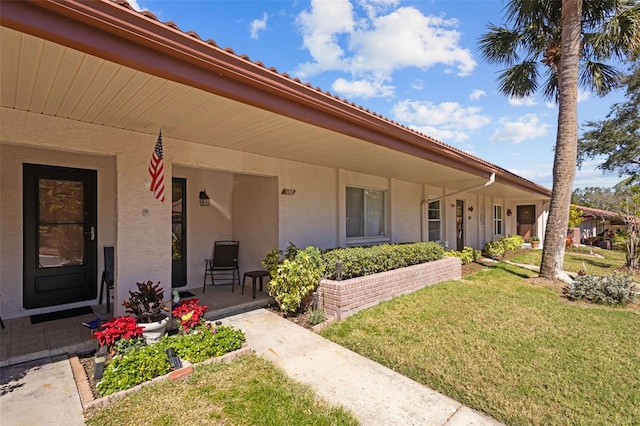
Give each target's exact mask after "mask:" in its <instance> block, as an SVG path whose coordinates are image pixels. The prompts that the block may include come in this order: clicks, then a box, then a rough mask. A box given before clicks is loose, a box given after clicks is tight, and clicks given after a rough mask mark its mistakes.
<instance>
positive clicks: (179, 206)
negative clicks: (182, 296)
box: [171, 178, 187, 287]
mask: <svg viewBox="0 0 640 426" xmlns="http://www.w3.org/2000/svg"><path fill="white" fill-rule="evenodd" d="M186 193H187V181H186V179H180V178H173V179H172V180H171V287H182V286H185V285H187V259H186V258H187V244H186V236H187V201H186V197H185V194H186Z"/></svg>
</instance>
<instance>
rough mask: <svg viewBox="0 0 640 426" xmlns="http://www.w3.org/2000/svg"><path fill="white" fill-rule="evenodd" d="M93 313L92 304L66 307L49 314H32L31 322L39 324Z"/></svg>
mask: <svg viewBox="0 0 640 426" xmlns="http://www.w3.org/2000/svg"><path fill="white" fill-rule="evenodd" d="M91 313H93V310H92V309H91V306H82V307H80V308H73V309H65V310H64V311H57V312H49V313H48V314H38V315H31V324H39V323H41V322H46V321H53V320H59V319H62V318H71V317H76V316H78V315H86V314H91Z"/></svg>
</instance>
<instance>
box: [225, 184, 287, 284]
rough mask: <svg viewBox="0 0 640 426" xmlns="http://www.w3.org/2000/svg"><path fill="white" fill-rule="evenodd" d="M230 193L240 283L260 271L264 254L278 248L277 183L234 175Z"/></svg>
mask: <svg viewBox="0 0 640 426" xmlns="http://www.w3.org/2000/svg"><path fill="white" fill-rule="evenodd" d="M233 189H234V190H233V238H234V239H237V240H238V241H239V242H240V249H239V257H240V258H239V267H240V274H241V276H240V278H241V279H242V274H244V273H245V272H247V271H252V270H258V269H264V268H263V266H262V259H264V256H265V254H266V253H267V252H268V251H269V250H271V249H272V248H274V247H278V197H279V195H278V180H277V179H276V178H266V177H261V176H249V175H235V177H234V183H233ZM280 197H282V195H280Z"/></svg>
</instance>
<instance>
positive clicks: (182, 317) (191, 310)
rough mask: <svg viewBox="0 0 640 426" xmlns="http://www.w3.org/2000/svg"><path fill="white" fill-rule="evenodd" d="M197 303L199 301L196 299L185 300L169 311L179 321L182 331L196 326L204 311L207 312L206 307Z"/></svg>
mask: <svg viewBox="0 0 640 426" xmlns="http://www.w3.org/2000/svg"><path fill="white" fill-rule="evenodd" d="M199 303H200V301H199V300H198V299H189V300H185V301H184V302H182V303H180V304H179V305H178V306H176V307H175V308H173V311H171V313H172V314H173V316H174V318H176V319H178V320H179V321H180V328H181V329H182V330H183V331H189V330H193V329H194V328H196V326H197V325H198V324H200V321H201V320H202V316H203V315H204V313H205V312H207V307H206V306H202V305H200V304H199Z"/></svg>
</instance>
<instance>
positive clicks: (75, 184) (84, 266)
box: [23, 164, 97, 309]
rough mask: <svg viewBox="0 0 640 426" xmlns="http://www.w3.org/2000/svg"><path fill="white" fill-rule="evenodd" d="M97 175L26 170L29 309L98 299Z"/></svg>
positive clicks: (56, 169) (39, 168)
mask: <svg viewBox="0 0 640 426" xmlns="http://www.w3.org/2000/svg"><path fill="white" fill-rule="evenodd" d="M96 199H97V197H96V171H95V170H84V169H72V168H65V167H51V166H42V165H35V164H25V165H24V166H23V223H24V227H23V237H24V288H23V297H24V307H25V308H26V309H31V308H42V307H45V306H55V305H62V304H65V303H72V302H80V301H83V300H91V299H95V298H96V292H97V284H96V277H97V272H96V246H97V244H96V243H97V234H96V232H97V229H96V211H97V202H96Z"/></svg>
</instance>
